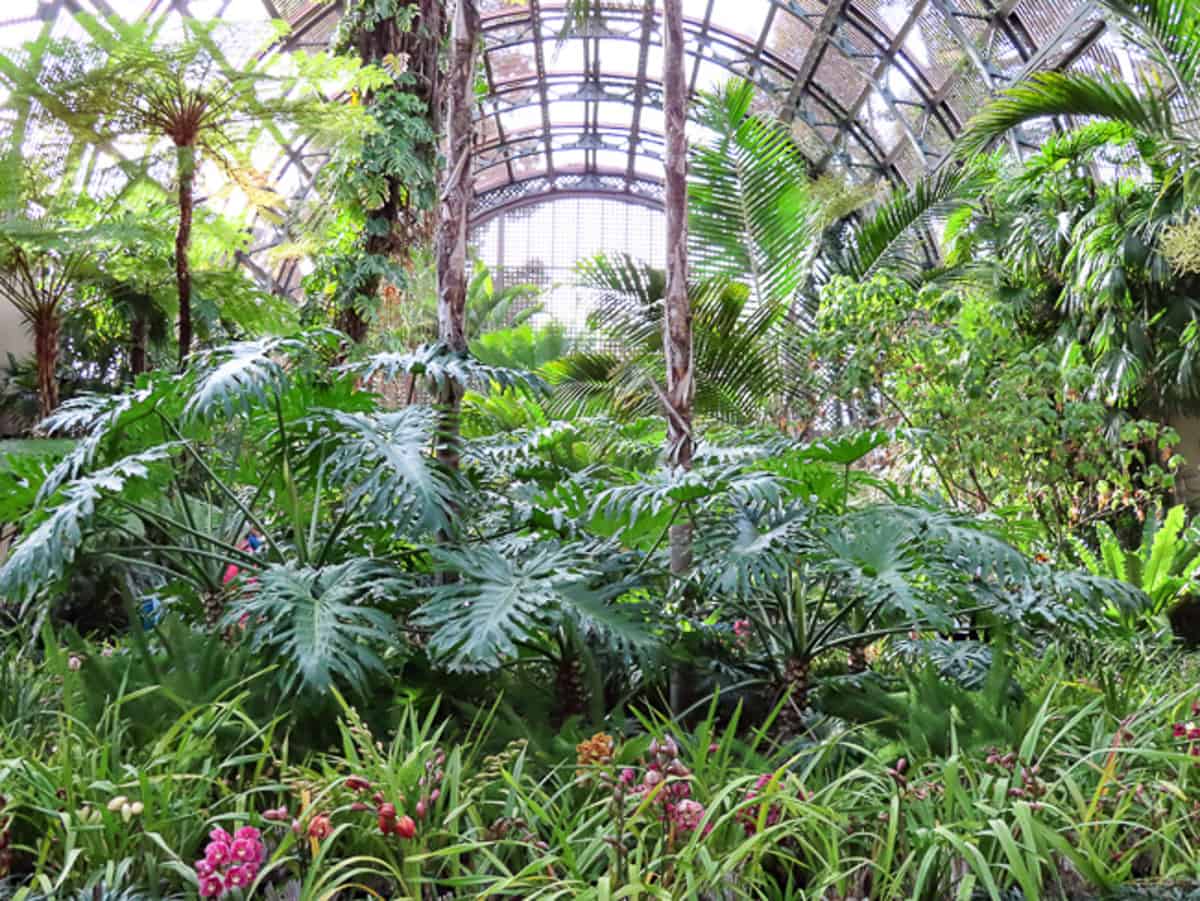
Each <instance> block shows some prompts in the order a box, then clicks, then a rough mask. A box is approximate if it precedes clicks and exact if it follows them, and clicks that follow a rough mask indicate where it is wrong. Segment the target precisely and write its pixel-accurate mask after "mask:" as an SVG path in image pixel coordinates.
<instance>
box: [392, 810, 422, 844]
mask: <svg viewBox="0 0 1200 901" xmlns="http://www.w3.org/2000/svg"><path fill="white" fill-rule="evenodd" d="M392 831H393V832H395V833H396V834H397V835H398V836H400V837H401V838H412V837H413V836H414V835H416V834H417V824H416V823H414V822H413V818H412V817H410V816H407V815H406V816H402V817H400V819H398V820H396V825H395V826H393V827H392Z"/></svg>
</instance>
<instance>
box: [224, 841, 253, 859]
mask: <svg viewBox="0 0 1200 901" xmlns="http://www.w3.org/2000/svg"><path fill="white" fill-rule="evenodd" d="M229 856H230V857H231V858H233V859H234V860H238V861H241V862H242V863H246V862H247V861H251V860H258V842H256V841H251V840H250V839H245V838H239V839H235V840H234V842H233V844H232V845H231V846H230V849H229Z"/></svg>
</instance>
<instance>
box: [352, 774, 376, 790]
mask: <svg viewBox="0 0 1200 901" xmlns="http://www.w3.org/2000/svg"><path fill="white" fill-rule="evenodd" d="M370 787H371V783H370V782H368V781H367V780H366V779H364V778H363V777H362V776H347V777H346V788H348V789H350V790H351V791H356V792H365V791H367V790H368V789H369V788H370Z"/></svg>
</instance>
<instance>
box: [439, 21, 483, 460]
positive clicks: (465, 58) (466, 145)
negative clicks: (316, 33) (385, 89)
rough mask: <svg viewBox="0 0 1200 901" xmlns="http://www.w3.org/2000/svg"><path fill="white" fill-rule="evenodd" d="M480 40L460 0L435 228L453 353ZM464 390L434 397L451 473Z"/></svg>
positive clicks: (442, 315)
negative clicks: (441, 180) (442, 176)
mask: <svg viewBox="0 0 1200 901" xmlns="http://www.w3.org/2000/svg"><path fill="white" fill-rule="evenodd" d="M478 40H479V11H478V10H477V9H476V7H475V0H459V3H458V6H457V8H456V10H455V15H454V32H453V42H452V45H453V54H452V56H451V61H450V71H449V74H448V76H447V82H446V110H447V112H446V123H447V134H446V176H445V180H444V182H443V186H442V196H441V203H440V206H439V214H438V226H437V274H438V340H439V341H441V342H442V343H443V344H445V345H446V346H448V347H449V348H450V350H452V351H454V352H455V353H464V352H466V349H467V334H466V310H467V217H468V215H469V213H470V206H471V194H472V190H473V187H474V179H473V176H472V172H471V156H472V154H471V138H472V127H471V110H472V107H473V105H474V90H473V88H474V80H475V46H476V44H477V43H478ZM462 391H463V389H462V386H461V385H458V384H456V383H454V382H452V381H450V380H447V381H446V387H445V389H444V390H443V391H442V393H441V395H440V397H439V398H438V401H439V402H440V403H441V404H442V408H443V411H444V412H443V419H442V429H441V432H442V434H441V437H440V439H439V442H438V459H439V460H441V461H442V462H443V463H444V464H445V465H447V466H449V467H451V468H455V469H457V468H458V410H459V404H460V403H461V401H462Z"/></svg>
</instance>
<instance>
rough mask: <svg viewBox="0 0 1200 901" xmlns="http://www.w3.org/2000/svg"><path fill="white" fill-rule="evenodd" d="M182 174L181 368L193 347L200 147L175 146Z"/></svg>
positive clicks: (178, 265)
mask: <svg viewBox="0 0 1200 901" xmlns="http://www.w3.org/2000/svg"><path fill="white" fill-rule="evenodd" d="M175 157H176V169H177V174H178V177H179V230H178V231H177V232H176V233H175V283H176V285H177V286H178V288H179V368H180V369H181V370H182V369H183V368H184V367H185V365H186V364H187V357H188V354H189V353H191V350H192V268H191V264H190V263H189V262H188V250H189V248H190V247H191V246H192V212H193V207H194V205H195V197H194V190H195V183H196V148H195V147H192V146H190V145H186V144H185V145H179V146H177V147H176V148H175Z"/></svg>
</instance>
